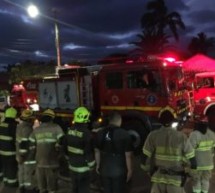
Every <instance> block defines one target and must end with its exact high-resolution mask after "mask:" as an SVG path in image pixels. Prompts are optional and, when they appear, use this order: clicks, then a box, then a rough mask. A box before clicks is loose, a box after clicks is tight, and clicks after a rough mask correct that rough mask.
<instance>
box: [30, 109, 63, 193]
mask: <svg viewBox="0 0 215 193" xmlns="http://www.w3.org/2000/svg"><path fill="white" fill-rule="evenodd" d="M54 117H55V113H54V111H53V110H51V109H47V110H45V111H44V112H43V113H42V117H41V124H40V126H38V127H37V128H36V129H35V130H34V131H33V133H32V134H31V136H30V141H31V149H32V151H33V150H35V151H36V156H35V159H36V163H37V165H36V175H37V181H38V188H39V190H40V192H46V191H48V192H55V191H56V190H57V180H58V168H59V155H60V152H59V146H60V143H61V139H62V137H63V135H64V133H63V130H62V129H61V127H60V126H59V125H57V124H55V123H53V119H54Z"/></svg>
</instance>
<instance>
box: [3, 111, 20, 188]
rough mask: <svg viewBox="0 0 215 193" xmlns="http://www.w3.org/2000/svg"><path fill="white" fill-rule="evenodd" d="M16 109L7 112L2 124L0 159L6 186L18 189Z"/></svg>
mask: <svg viewBox="0 0 215 193" xmlns="http://www.w3.org/2000/svg"><path fill="white" fill-rule="evenodd" d="M16 115H17V111H16V109H14V108H13V107H10V108H8V109H6V111H5V119H4V121H3V122H2V123H0V159H1V163H2V169H3V170H2V171H3V181H4V185H5V186H8V187H16V186H17V185H18V179H17V162H16V145H15V143H16V142H15V140H16V127H17V122H16V120H15V118H16Z"/></svg>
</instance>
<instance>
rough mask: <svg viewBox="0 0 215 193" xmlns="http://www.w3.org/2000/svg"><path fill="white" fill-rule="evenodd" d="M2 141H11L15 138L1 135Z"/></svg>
mask: <svg viewBox="0 0 215 193" xmlns="http://www.w3.org/2000/svg"><path fill="white" fill-rule="evenodd" d="M0 140H4V141H11V140H13V138H12V137H10V136H5V135H0Z"/></svg>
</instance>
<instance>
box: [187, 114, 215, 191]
mask: <svg viewBox="0 0 215 193" xmlns="http://www.w3.org/2000/svg"><path fill="white" fill-rule="evenodd" d="M214 113H215V112H214ZM214 113H211V115H208V116H210V117H212V116H213V119H215V114H214ZM209 120H210V119H209ZM190 141H191V144H192V145H193V147H194V149H195V155H196V160H197V169H196V170H195V171H192V172H191V179H192V189H193V193H208V190H209V185H210V184H209V181H210V178H211V174H212V169H213V168H214V162H213V155H214V147H215V133H214V132H213V131H212V130H211V128H209V127H208V125H207V124H206V122H199V123H198V124H196V127H195V129H194V131H193V132H191V134H190Z"/></svg>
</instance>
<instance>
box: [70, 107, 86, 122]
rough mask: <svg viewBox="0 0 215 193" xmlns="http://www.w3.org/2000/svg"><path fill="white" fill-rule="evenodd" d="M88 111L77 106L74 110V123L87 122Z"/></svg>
mask: <svg viewBox="0 0 215 193" xmlns="http://www.w3.org/2000/svg"><path fill="white" fill-rule="evenodd" d="M89 117H90V112H89V111H88V109H87V108H86V107H79V108H77V109H76V110H75V111H74V119H73V121H74V122H75V123H87V122H89Z"/></svg>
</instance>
